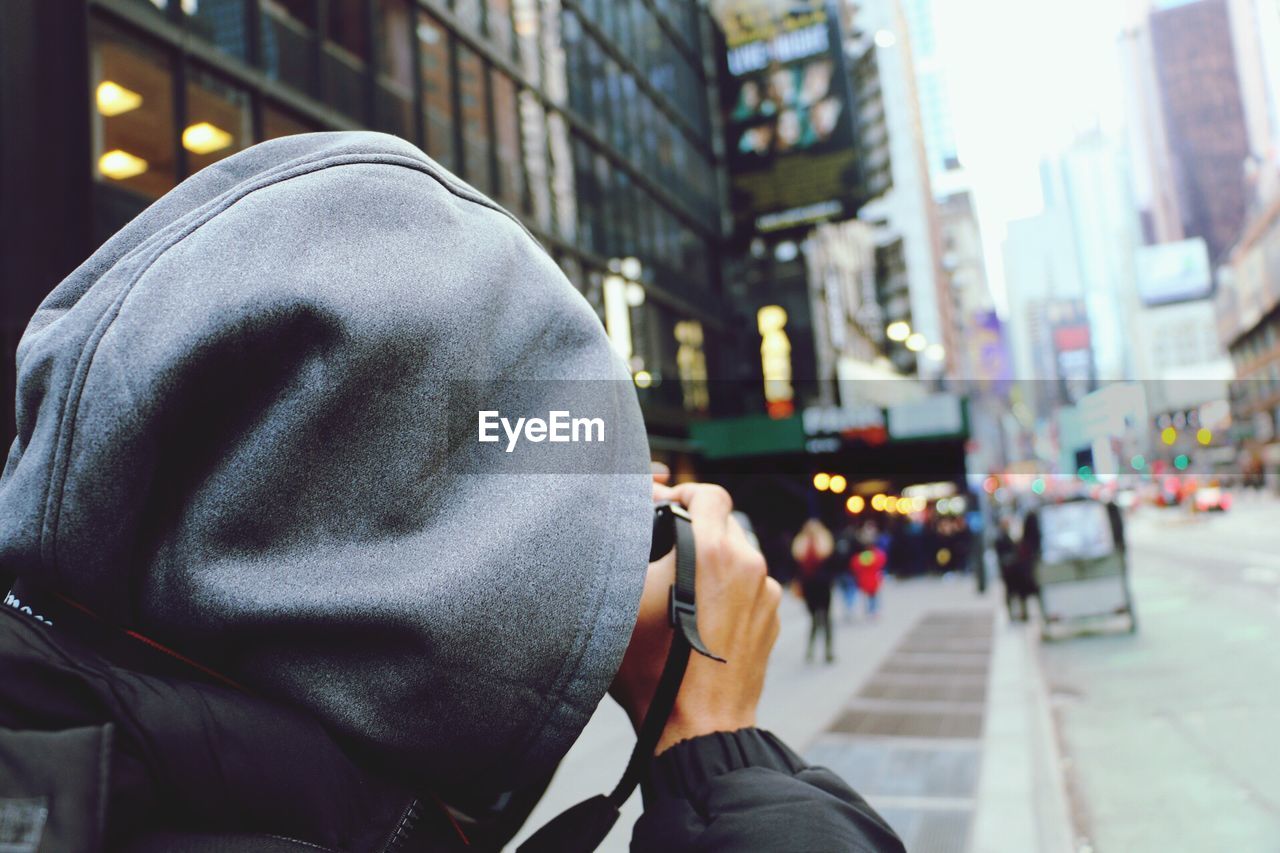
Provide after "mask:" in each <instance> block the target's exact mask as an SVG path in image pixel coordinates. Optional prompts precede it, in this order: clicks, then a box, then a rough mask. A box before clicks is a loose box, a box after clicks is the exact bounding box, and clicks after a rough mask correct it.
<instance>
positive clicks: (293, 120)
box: [262, 104, 318, 139]
mask: <svg viewBox="0 0 1280 853" xmlns="http://www.w3.org/2000/svg"><path fill="white" fill-rule="evenodd" d="M317 129H318V128H317V127H316V126H315V125H313V124H311V123H310V122H308V121H306V120H304V119H300V118H297V117H296V116H294V115H293V113H290V112H286V111H285V110H282V109H279V108H278V107H275V106H273V105H271V104H264V105H263V107H262V138H263V139H276V138H278V137H281V136H292V135H293V134H295V133H311V132H312V131H314V130H317Z"/></svg>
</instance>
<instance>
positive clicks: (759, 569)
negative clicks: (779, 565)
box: [742, 548, 769, 580]
mask: <svg viewBox="0 0 1280 853" xmlns="http://www.w3.org/2000/svg"><path fill="white" fill-rule="evenodd" d="M742 570H743V571H744V572H745V573H746V574H748V575H750V576H751V577H753V578H756V579H758V580H764V579H765V578H767V577H768V575H769V567H768V565H766V564H765V561H764V557H763V556H761V554H760V553H759V552H757V551H755V550H754V549H751V548H747V549H745V550H744V552H743V555H742Z"/></svg>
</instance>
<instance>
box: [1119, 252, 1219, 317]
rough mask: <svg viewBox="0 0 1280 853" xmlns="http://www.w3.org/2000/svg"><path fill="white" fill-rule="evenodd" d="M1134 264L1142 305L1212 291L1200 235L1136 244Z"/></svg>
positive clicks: (1187, 297) (1180, 299)
mask: <svg viewBox="0 0 1280 853" xmlns="http://www.w3.org/2000/svg"><path fill="white" fill-rule="evenodd" d="M1134 265H1135V267H1136V271H1137V276H1138V296H1139V297H1140V298H1141V299H1142V302H1143V304H1145V305H1167V304H1169V303H1171V302H1186V301H1188V300H1191V299H1204V298H1205V297H1207V296H1208V295H1209V294H1210V293H1211V292H1212V291H1213V276H1212V275H1211V274H1210V271H1209V247H1208V246H1207V245H1206V244H1205V242H1204V240H1203V239H1202V238H1200V237H1195V238H1193V239H1191V240H1179V241H1178V242H1176V243H1159V244H1157V245H1154V246H1139V247H1138V249H1137V252H1136V253H1135V256H1134Z"/></svg>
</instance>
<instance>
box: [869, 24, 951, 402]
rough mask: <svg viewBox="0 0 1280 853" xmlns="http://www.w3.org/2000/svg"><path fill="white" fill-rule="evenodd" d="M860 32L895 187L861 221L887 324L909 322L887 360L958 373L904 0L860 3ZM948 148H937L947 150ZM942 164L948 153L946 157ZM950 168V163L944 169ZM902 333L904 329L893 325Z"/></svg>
mask: <svg viewBox="0 0 1280 853" xmlns="http://www.w3.org/2000/svg"><path fill="white" fill-rule="evenodd" d="M857 24H858V29H859V30H860V31H861V32H863V33H865V34H866V35H867V37H869V38H870V39H871V40H872V42H873V44H874V45H875V57H876V65H877V69H878V74H879V84H880V90H881V97H882V100H883V103H884V108H885V125H886V128H887V140H888V147H889V160H890V163H891V169H892V185H891V187H890V188H889V189H888V191H887V192H885V193H884V194H883V195H881V196H879V197H878V198H875V199H873V200H871V201H870V202H868V203H867V204H866V205H865V206H864V207H863V208H862V210H861V211H860V213H859V218H860V219H862V220H863V221H864V222H869V223H872V224H874V225H875V226H876V227H877V241H878V245H879V250H880V265H881V269H882V272H881V276H880V280H881V288H882V300H883V303H884V307H885V317H884V319H885V322H886V323H887V324H890V325H892V324H897V323H901V324H905V331H906V333H907V336H906V337H901V338H900V337H899V336H898V335H895V336H893V338H894V340H893V341H892V342H893V343H896V344H898V346H896V347H891V349H890V352H889V357H890V358H891V359H892V360H893V364H894V367H895V368H896V369H898V370H899V371H900V372H905V373H918V374H919V375H920V376H921V377H938V376H942V375H944V374H948V373H952V374H954V372H955V370H956V366H957V362H956V354H957V352H958V350H959V344H958V340H957V338H958V330H957V326H956V321H955V317H954V305H953V300H952V296H951V292H950V281H949V277H948V275H947V271H946V270H945V269H944V267H943V262H942V258H943V246H942V228H941V225H940V223H939V218H938V211H937V208H936V206H935V204H934V190H933V185H932V182H931V179H930V160H929V150H928V147H927V145H926V141H925V140H926V133H925V125H924V116H923V112H922V109H921V98H920V92H919V88H918V81H917V77H916V66H915V60H914V58H913V52H912V51H913V44H912V41H911V36H912V34H911V31H910V28H909V27H908V21H907V17H906V15H905V14H904V12H903V7H902V6H901V4H900V3H899V0H866V2H860V3H858V4H857ZM945 148H946V145H945V144H943V145H942V147H941V148H940V149H939V150H940V151H944V150H945ZM941 156H942V157H943V158H944V160H945V158H946V156H948V155H946V154H945V153H943V154H942V155H941ZM944 165H945V164H944ZM895 329H904V326H895Z"/></svg>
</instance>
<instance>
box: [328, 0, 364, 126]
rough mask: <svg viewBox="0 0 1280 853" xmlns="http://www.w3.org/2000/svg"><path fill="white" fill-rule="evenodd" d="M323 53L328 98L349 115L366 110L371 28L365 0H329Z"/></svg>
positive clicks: (357, 116)
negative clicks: (367, 66)
mask: <svg viewBox="0 0 1280 853" xmlns="http://www.w3.org/2000/svg"><path fill="white" fill-rule="evenodd" d="M328 10H329V16H328V18H329V19H328V20H327V21H326V22H325V36H326V38H325V44H324V56H323V62H324V67H323V73H324V97H325V100H326V101H328V102H329V103H330V104H332V105H333V106H334V107H336V108H338V109H339V110H341V111H342V112H344V113H346V114H347V115H349V116H353V117H356V118H360V117H362V116H363V115H364V112H365V102H366V100H367V99H366V96H365V88H364V84H365V76H364V75H365V67H366V64H367V63H368V61H369V28H368V19H367V18H366V17H365V12H366V6H365V3H364V0H329V5H328Z"/></svg>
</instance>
